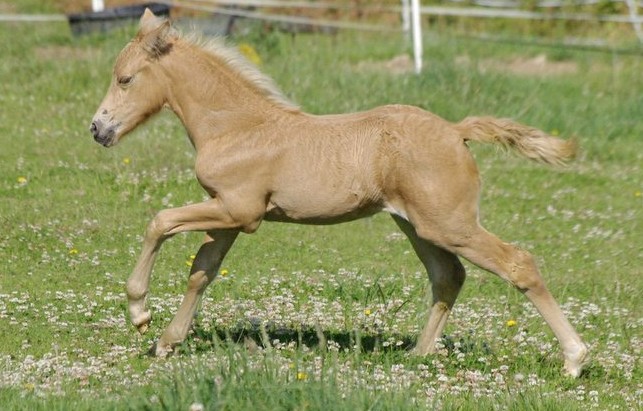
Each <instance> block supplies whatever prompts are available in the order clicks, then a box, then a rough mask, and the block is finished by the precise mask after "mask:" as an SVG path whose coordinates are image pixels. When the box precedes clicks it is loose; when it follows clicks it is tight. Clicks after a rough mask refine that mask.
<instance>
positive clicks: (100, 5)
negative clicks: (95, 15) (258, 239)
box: [92, 0, 105, 12]
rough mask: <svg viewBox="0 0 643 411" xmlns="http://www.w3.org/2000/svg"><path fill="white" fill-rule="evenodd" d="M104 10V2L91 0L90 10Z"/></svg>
mask: <svg viewBox="0 0 643 411" xmlns="http://www.w3.org/2000/svg"><path fill="white" fill-rule="evenodd" d="M103 10H105V3H104V2H103V0H92V11H94V12H97V11H103Z"/></svg>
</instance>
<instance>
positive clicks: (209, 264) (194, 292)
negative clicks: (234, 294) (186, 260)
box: [155, 230, 239, 357]
mask: <svg viewBox="0 0 643 411" xmlns="http://www.w3.org/2000/svg"><path fill="white" fill-rule="evenodd" d="M238 235H239V231H236V230H222V231H216V232H212V233H209V234H208V238H207V239H206V241H205V242H204V243H203V245H201V248H200V249H199V252H198V253H197V254H196V257H195V259H194V262H193V263H192V268H191V269H190V277H189V278H188V289H187V291H186V293H185V296H184V297H183V302H182V303H181V306H180V307H179V310H178V311H177V312H176V315H175V316H174V318H173V319H172V321H171V322H170V325H168V327H167V328H166V329H165V331H164V332H163V335H161V338H160V339H159V341H158V343H157V344H156V349H155V353H156V355H157V356H159V357H163V356H165V355H166V354H168V353H169V352H171V351H172V348H173V347H174V346H175V345H177V344H179V343H180V342H182V341H183V340H185V337H186V336H187V334H188V331H189V329H190V326H191V324H192V320H193V318H194V314H195V313H196V310H197V307H198V305H199V301H200V300H201V297H202V296H203V292H204V291H205V289H206V288H207V287H208V285H209V284H210V283H211V282H212V280H214V278H215V277H216V275H217V273H218V271H219V268H220V267H221V262H222V261H223V258H224V257H225V255H226V254H227V253H228V251H229V250H230V247H232V244H233V243H234V240H235V239H236V238H237V236H238Z"/></svg>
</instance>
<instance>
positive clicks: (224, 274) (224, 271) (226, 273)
mask: <svg viewBox="0 0 643 411" xmlns="http://www.w3.org/2000/svg"><path fill="white" fill-rule="evenodd" d="M219 274H221V277H225V276H226V275H228V270H226V269H225V268H224V269H222V270H221V271H219Z"/></svg>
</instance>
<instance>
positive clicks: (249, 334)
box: [190, 319, 415, 352]
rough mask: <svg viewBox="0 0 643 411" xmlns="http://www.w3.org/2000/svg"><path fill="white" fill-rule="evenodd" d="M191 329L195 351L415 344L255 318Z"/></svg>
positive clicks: (369, 349) (372, 349)
mask: <svg viewBox="0 0 643 411" xmlns="http://www.w3.org/2000/svg"><path fill="white" fill-rule="evenodd" d="M193 331H194V334H193V335H192V337H190V340H191V341H192V343H194V342H197V344H196V350H197V351H201V350H208V349H210V348H208V346H211V345H214V344H220V343H228V344H243V345H245V346H246V347H248V349H250V350H252V349H254V348H257V347H261V348H264V349H265V348H270V347H273V346H277V345H281V346H292V345H294V346H296V347H303V346H306V347H309V348H313V347H317V348H322V349H326V348H329V347H331V346H332V347H333V348H335V349H339V350H360V351H363V352H377V351H408V350H410V349H412V348H413V347H414V346H415V337H414V336H401V335H393V334H383V333H372V332H367V331H364V330H353V331H329V330H322V329H321V327H318V326H312V325H303V326H301V327H285V326H281V325H276V324H272V323H265V324H264V323H262V322H261V320H259V319H257V320H253V321H248V322H246V323H243V324H238V325H236V326H234V327H227V328H222V327H215V328H210V329H206V328H204V327H202V326H200V325H198V324H197V325H195V327H194V328H193Z"/></svg>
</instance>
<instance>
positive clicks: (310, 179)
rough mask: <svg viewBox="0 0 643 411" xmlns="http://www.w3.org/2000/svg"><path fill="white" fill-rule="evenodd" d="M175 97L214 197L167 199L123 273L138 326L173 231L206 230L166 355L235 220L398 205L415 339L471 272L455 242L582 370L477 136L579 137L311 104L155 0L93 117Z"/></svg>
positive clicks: (145, 317) (574, 368) (121, 117)
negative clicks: (501, 282) (477, 148)
mask: <svg viewBox="0 0 643 411" xmlns="http://www.w3.org/2000/svg"><path fill="white" fill-rule="evenodd" d="M164 106H167V107H169V108H170V109H171V110H172V111H173V112H174V113H175V114H176V115H177V116H178V117H179V118H180V119H181V121H182V122H183V125H184V126H185V128H186V129H187V131H188V136H189V138H190V140H191V142H192V144H193V145H194V147H195V149H196V176H197V179H198V180H199V183H200V184H201V185H202V186H203V188H204V189H205V190H206V191H207V193H208V194H209V196H210V199H209V200H207V201H204V202H202V203H199V204H192V205H188V206H185V207H178V208H172V209H167V210H163V211H160V212H159V213H158V214H157V215H156V217H155V218H154V219H153V220H152V221H151V223H150V224H149V226H148V228H147V231H146V233H145V237H144V241H143V249H142V252H141V255H140V257H139V259H138V262H137V263H136V266H135V267H134V271H133V273H132V275H131V276H130V278H129V280H128V281H127V295H128V299H129V312H130V317H131V320H132V323H133V324H134V325H135V326H136V327H138V330H139V331H140V332H145V331H146V330H147V329H148V326H149V323H150V321H151V314H150V312H149V311H148V310H147V309H146V307H145V297H146V295H147V293H148V290H149V282H150V274H151V272H152V266H153V265H154V260H155V258H156V255H157V253H158V250H159V249H160V247H161V244H162V243H163V241H165V240H166V239H168V238H170V237H171V236H173V235H174V234H177V233H180V232H185V231H202V232H205V233H206V240H205V242H204V243H203V245H202V246H201V248H200V249H199V251H198V253H197V254H196V258H195V260H194V263H193V265H192V268H191V271H190V276H189V279H188V287H187V292H186V294H185V297H184V298H183V302H182V303H181V306H180V308H179V310H178V311H177V313H176V315H175V317H174V318H173V319H172V321H171V322H170V324H169V326H168V327H167V329H166V330H165V331H164V332H163V334H162V335H161V337H160V339H159V341H158V343H157V344H156V348H155V351H156V354H157V355H165V354H167V353H168V352H170V351H171V350H172V348H173V346H175V345H176V344H178V343H180V342H181V341H183V340H184V339H185V337H186V335H187V333H188V330H189V328H190V325H191V321H192V318H193V317H194V313H195V311H196V309H197V305H198V302H199V299H200V298H201V296H202V294H203V292H204V290H205V289H206V287H207V286H208V284H210V282H212V280H213V279H214V277H215V276H216V274H217V271H218V269H219V267H220V266H221V262H222V260H223V258H224V257H225V255H226V253H227V252H228V250H229V249H230V247H231V246H232V244H233V243H234V241H235V239H236V238H237V235H238V234H239V232H241V231H243V232H246V233H252V232H254V231H255V230H257V228H258V227H259V225H260V224H261V222H262V221H264V220H267V221H281V222H293V223H304V224H332V223H339V222H344V221H349V220H353V219H357V218H361V217H365V216H370V215H372V214H374V213H377V212H380V211H386V212H388V213H390V214H391V215H392V217H393V219H394V220H395V222H396V223H397V225H398V226H399V227H400V229H401V230H402V231H403V232H404V233H405V234H406V235H407V237H408V238H409V240H410V241H411V244H412V245H413V248H414V250H415V252H416V253H417V255H418V257H419V258H420V260H421V261H422V263H423V264H424V266H425V267H426V270H427V272H428V275H429V279H430V280H431V283H432V292H433V301H432V304H431V308H430V313H429V317H428V321H427V324H426V326H425V327H424V329H423V331H422V332H421V334H420V336H419V339H418V342H417V346H416V348H415V351H416V352H417V353H418V354H420V355H425V354H429V353H431V352H433V351H434V350H435V342H436V339H438V338H439V337H440V336H441V335H442V331H443V329H444V325H445V323H446V320H447V317H448V315H449V312H450V311H451V309H452V307H453V304H454V302H455V300H456V297H457V296H458V293H459V291H460V288H461V286H462V283H463V282H464V279H465V271H464V267H463V266H462V264H461V263H460V261H459V259H458V256H462V257H464V258H466V259H467V260H469V261H471V262H472V263H474V264H476V265H478V266H480V267H482V268H484V269H486V270H488V271H490V272H492V273H495V274H497V275H498V276H500V277H501V278H503V279H505V280H506V281H508V282H510V283H511V284H513V285H514V286H515V287H516V288H518V289H519V290H520V291H521V292H523V293H524V294H525V295H526V296H527V298H529V299H530V300H531V301H532V303H533V304H534V305H535V306H536V308H537V309H538V311H539V312H540V313H541V314H542V316H543V318H544V319H545V321H546V322H547V323H548V324H549V326H550V327H551V329H552V331H553V332H554V334H555V335H556V337H557V338H558V340H559V341H560V344H561V346H562V349H563V355H564V358H565V366H564V367H565V371H566V372H567V373H568V374H569V375H571V376H574V377H576V376H578V375H580V373H581V370H582V367H583V363H584V362H585V360H586V357H587V348H586V346H585V344H584V343H583V342H582V341H581V339H580V337H579V336H578V334H576V332H575V331H574V329H573V328H572V326H571V325H570V323H569V322H568V321H567V319H566V318H565V316H564V315H563V313H562V311H561V309H560V307H559V306H558V304H557V303H556V301H555V300H554V298H553V297H552V295H551V294H550V292H549V291H548V290H547V287H546V286H545V284H544V282H543V279H542V278H541V276H540V273H539V272H538V268H537V267H536V264H535V263H534V259H533V258H532V256H531V255H530V254H529V253H528V252H526V251H524V250H521V249H519V248H517V247H515V246H513V245H511V244H508V243H505V242H503V241H501V240H500V239H498V238H497V237H496V236H494V235H493V234H491V233H489V232H487V231H486V230H485V229H483V228H482V227H481V226H480V224H479V222H478V198H479V191H480V181H479V175H478V171H477V167H476V164H475V162H474V160H473V157H472V156H471V154H470V153H469V150H468V148H467V145H466V143H467V141H479V142H487V143H494V144H499V145H502V146H505V147H507V148H510V149H512V150H515V151H516V152H518V153H519V154H521V155H523V156H525V157H527V158H529V159H532V160H535V161H540V162H542V163H546V164H561V163H564V162H566V161H567V160H569V159H571V158H572V157H573V156H574V153H575V146H574V144H572V143H571V142H569V141H563V140H560V139H557V138H554V137H551V136H548V135H546V134H545V133H543V132H542V131H539V130H536V129H533V128H530V127H526V126H523V125H521V124H518V123H515V122H513V121H510V120H505V119H495V118H490V117H469V118H466V119H464V120H463V121H462V122H460V123H457V124H453V123H450V122H448V121H445V120H443V119H441V118H440V117H438V116H436V115H434V114H431V113H429V112H426V111H424V110H421V109H419V108H417V107H410V106H401V105H391V106H383V107H378V108H375V109H372V110H369V111H365V112H359V113H351V114H337V115H323V116H317V115H312V114H308V113H305V112H303V111H301V110H300V109H299V108H298V107H297V106H296V105H295V104H293V103H292V102H290V101H289V100H288V99H287V98H286V97H284V96H283V94H281V92H280V91H279V89H278V88H277V87H276V86H275V85H274V83H273V82H272V80H271V79H270V78H269V77H267V76H265V75H263V74H262V73H260V72H259V71H258V70H257V69H256V68H255V67H254V66H252V65H250V64H249V63H247V62H246V61H245V60H244V59H243V58H242V57H240V55H239V54H238V53H237V52H236V51H234V50H233V49H231V48H228V47H226V46H224V45H223V44H221V43H217V42H213V43H209V44H204V45H200V44H196V43H195V42H194V41H190V40H187V39H185V38H182V37H181V36H179V35H178V34H176V33H175V32H174V31H173V30H172V28H171V26H170V23H169V22H168V21H167V20H165V19H160V18H157V17H156V16H154V15H153V14H152V12H150V11H149V10H147V11H146V12H145V14H144V15H143V17H142V18H141V21H140V29H139V32H138V34H137V35H136V37H135V38H134V39H133V40H132V41H131V42H130V43H129V44H128V45H127V46H126V47H125V48H124V49H123V51H122V52H121V53H120V55H119V56H118V58H117V60H116V64H115V66H114V74H113V79H112V83H111V85H110V87H109V90H108V91H107V95H106V96H105V98H104V100H103V102H102V103H101V104H100V107H99V108H98V110H97V112H96V114H95V116H94V118H93V121H92V124H91V127H90V131H91V132H92V134H93V136H94V139H95V140H96V141H97V142H98V143H100V144H102V145H104V146H105V147H109V146H112V145H114V144H116V143H118V142H119V141H120V139H121V138H122V137H123V136H124V135H126V134H127V133H128V132H129V131H131V130H133V129H134V128H135V127H136V126H138V125H139V124H141V123H142V122H143V121H145V120H146V119H147V118H148V117H150V116H151V115H153V114H155V113H156V112H158V111H159V110H160V109H161V108H162V107H164Z"/></svg>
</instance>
